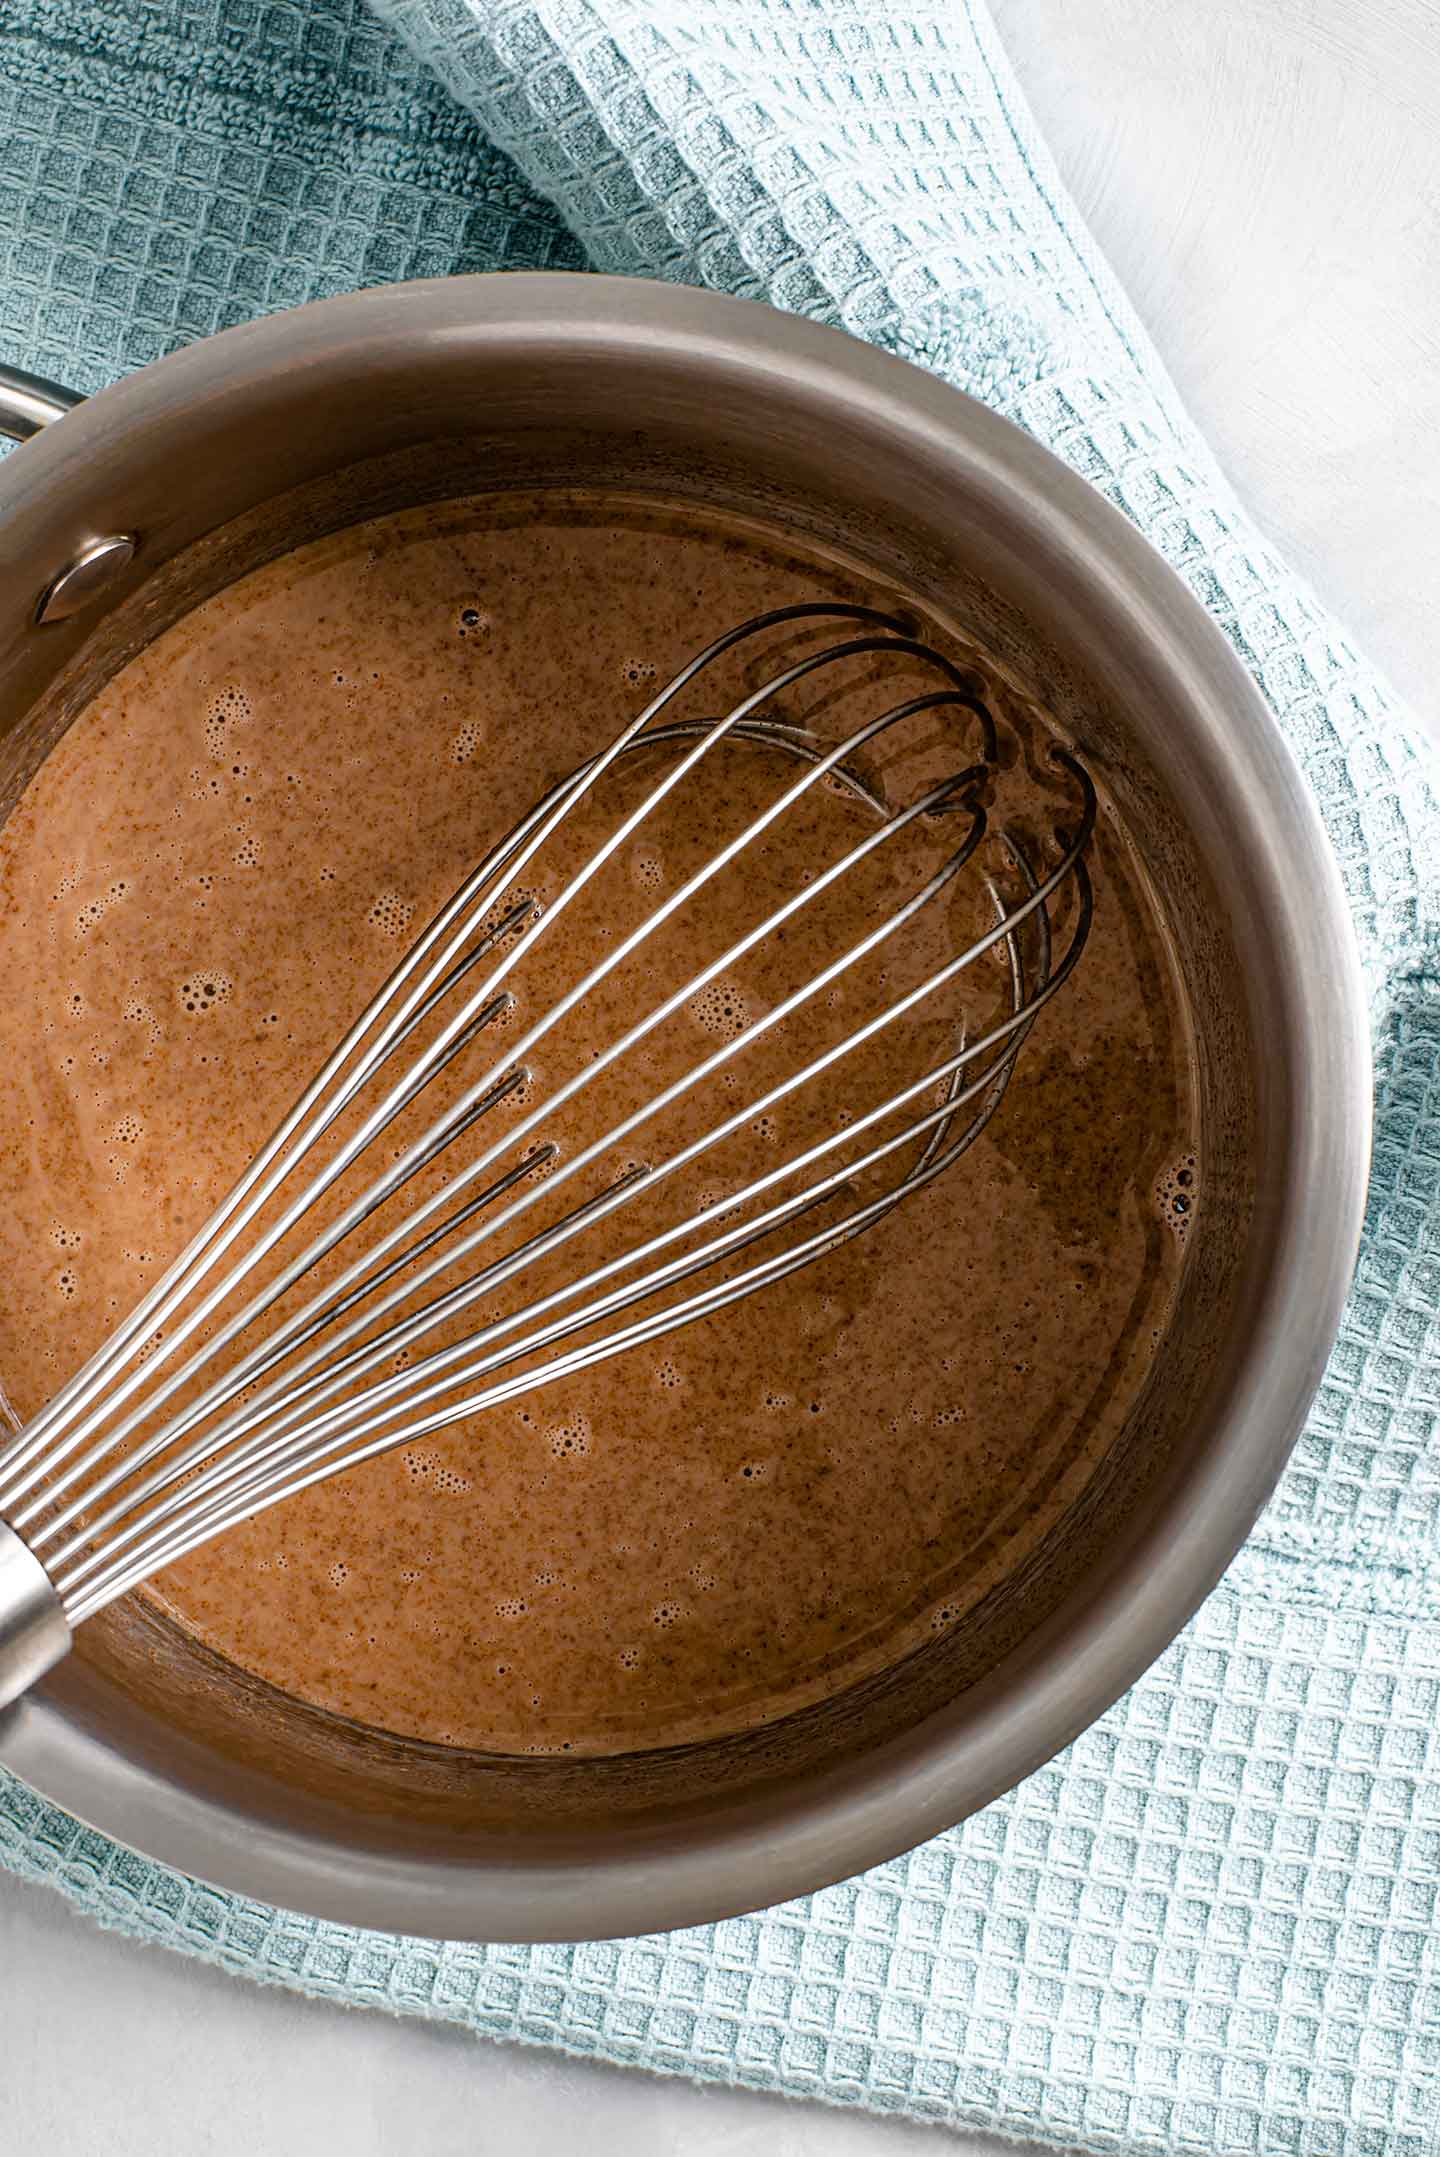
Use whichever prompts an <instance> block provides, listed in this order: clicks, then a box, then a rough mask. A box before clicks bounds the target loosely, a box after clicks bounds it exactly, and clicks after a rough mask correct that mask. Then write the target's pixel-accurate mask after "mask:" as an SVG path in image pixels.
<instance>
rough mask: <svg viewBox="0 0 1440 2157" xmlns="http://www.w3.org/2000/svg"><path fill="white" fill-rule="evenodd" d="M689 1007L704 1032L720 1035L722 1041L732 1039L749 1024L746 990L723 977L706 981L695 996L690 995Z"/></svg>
mask: <svg viewBox="0 0 1440 2157" xmlns="http://www.w3.org/2000/svg"><path fill="white" fill-rule="evenodd" d="M688 1008H689V1011H690V1015H691V1017H692V1018H693V1019H694V1020H695V1021H696V1023H697V1024H698V1025H701V1026H703V1027H704V1028H705V1030H706V1032H707V1033H712V1034H719V1035H720V1037H721V1039H722V1040H724V1041H733V1040H735V1038H736V1037H737V1035H739V1034H743V1033H744V1031H745V1028H746V1026H747V1025H748V1024H749V1019H750V1011H749V1006H748V1004H747V1003H746V1000H745V992H744V990H743V989H740V988H737V987H736V985H735V983H734V982H733V981H725V980H723V979H722V980H718V981H712V982H710V983H708V985H707V986H706V987H705V988H703V989H701V991H700V993H699V995H698V996H692V997H691V999H690V1003H689V1007H688Z"/></svg>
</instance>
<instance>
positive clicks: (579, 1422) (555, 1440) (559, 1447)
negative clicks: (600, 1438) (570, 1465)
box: [545, 1415, 590, 1460]
mask: <svg viewBox="0 0 1440 2157" xmlns="http://www.w3.org/2000/svg"><path fill="white" fill-rule="evenodd" d="M545 1437H546V1440H547V1442H548V1444H549V1447H550V1451H551V1452H552V1453H553V1454H554V1456H555V1458H556V1460H575V1459H578V1458H580V1457H581V1456H582V1455H584V1454H586V1453H588V1452H589V1450H590V1418H589V1417H588V1416H586V1415H574V1416H571V1417H570V1419H569V1421H568V1422H565V1423H552V1424H551V1426H550V1428H549V1430H547V1431H546V1433H545Z"/></svg>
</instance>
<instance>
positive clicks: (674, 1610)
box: [650, 1596, 687, 1626]
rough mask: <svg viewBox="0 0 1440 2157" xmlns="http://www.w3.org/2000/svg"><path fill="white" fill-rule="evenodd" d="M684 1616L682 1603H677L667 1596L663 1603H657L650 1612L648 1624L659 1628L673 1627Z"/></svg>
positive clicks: (684, 1611)
mask: <svg viewBox="0 0 1440 2157" xmlns="http://www.w3.org/2000/svg"><path fill="white" fill-rule="evenodd" d="M686 1614H687V1613H686V1610H685V1605H684V1604H683V1603H677V1602H676V1601H675V1599H674V1598H673V1597H672V1596H667V1597H666V1599H665V1601H664V1602H663V1603H657V1604H656V1605H655V1608H654V1609H653V1610H652V1611H651V1613H650V1622H651V1624H652V1625H659V1626H667V1625H674V1624H676V1623H677V1622H678V1621H679V1620H680V1619H681V1618H683V1617H685V1616H686Z"/></svg>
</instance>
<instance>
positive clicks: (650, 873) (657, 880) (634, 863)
mask: <svg viewBox="0 0 1440 2157" xmlns="http://www.w3.org/2000/svg"><path fill="white" fill-rule="evenodd" d="M630 874H631V877H632V878H633V879H634V881H635V882H636V883H637V884H638V885H639V886H640V889H641V890H642V891H659V890H661V889H662V888H663V886H664V883H665V864H664V863H663V862H662V861H661V859H660V856H659V855H658V854H652V853H649V852H643V851H642V852H638V853H635V854H632V855H631V857H630Z"/></svg>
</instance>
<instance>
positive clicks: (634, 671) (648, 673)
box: [620, 659, 655, 689]
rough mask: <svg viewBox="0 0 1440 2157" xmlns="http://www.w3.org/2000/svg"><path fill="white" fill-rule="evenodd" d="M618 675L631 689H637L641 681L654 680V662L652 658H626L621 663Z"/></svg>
mask: <svg viewBox="0 0 1440 2157" xmlns="http://www.w3.org/2000/svg"><path fill="white" fill-rule="evenodd" d="M620 677H621V680H622V681H627V682H628V683H629V684H630V686H631V688H632V689H638V688H639V686H640V684H641V683H642V682H653V681H654V679H655V662H654V660H653V659H626V660H624V661H623V662H622V664H621V667H620Z"/></svg>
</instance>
